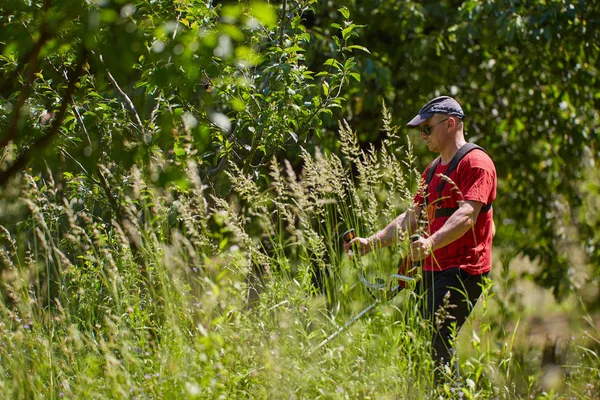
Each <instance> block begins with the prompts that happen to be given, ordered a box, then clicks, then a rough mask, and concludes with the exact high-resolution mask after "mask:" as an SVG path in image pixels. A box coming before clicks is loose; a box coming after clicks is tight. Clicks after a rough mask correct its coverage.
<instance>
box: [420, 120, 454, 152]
mask: <svg viewBox="0 0 600 400" xmlns="http://www.w3.org/2000/svg"><path fill="white" fill-rule="evenodd" d="M449 119H450V117H448V116H447V115H441V114H436V115H434V116H433V117H431V118H429V119H428V120H427V121H425V122H424V123H423V124H422V125H420V126H419V128H420V129H421V135H420V138H421V140H425V141H426V142H427V147H429V150H430V151H433V152H435V153H439V152H440V151H441V149H442V144H443V142H444V140H446V137H445V136H446V135H445V132H446V131H447V128H448V125H447V121H448V120H449Z"/></svg>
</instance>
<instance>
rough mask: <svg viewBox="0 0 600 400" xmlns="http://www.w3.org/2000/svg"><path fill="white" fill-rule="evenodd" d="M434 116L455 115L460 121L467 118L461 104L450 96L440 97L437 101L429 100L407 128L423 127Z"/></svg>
mask: <svg viewBox="0 0 600 400" xmlns="http://www.w3.org/2000/svg"><path fill="white" fill-rule="evenodd" d="M433 114H446V115H453V116H455V117H458V118H460V119H463V118H464V117H465V114H464V113H463V110H462V108H461V107H460V104H458V102H457V101H456V100H454V99H453V98H452V97H450V96H440V97H436V98H435V99H432V100H429V101H428V102H427V104H425V105H424V106H423V107H422V108H421V109H420V110H419V113H418V114H417V116H416V117H414V118H413V119H411V120H410V122H409V123H408V124H406V126H408V127H409V128H414V127H415V126H419V125H421V124H422V123H423V122H425V121H427V120H428V119H429V118H431V117H433Z"/></svg>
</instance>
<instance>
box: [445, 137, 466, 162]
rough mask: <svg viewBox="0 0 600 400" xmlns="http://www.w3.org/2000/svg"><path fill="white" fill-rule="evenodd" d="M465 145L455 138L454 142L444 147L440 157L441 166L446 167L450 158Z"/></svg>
mask: <svg viewBox="0 0 600 400" xmlns="http://www.w3.org/2000/svg"><path fill="white" fill-rule="evenodd" d="M465 143H467V142H466V141H465V139H464V137H463V138H456V140H455V141H453V142H450V143H449V144H448V146H446V147H445V148H444V149H443V150H442V151H441V152H440V156H442V160H441V161H442V165H446V164H448V163H449V162H450V160H452V157H454V155H455V154H456V152H457V151H458V149H460V148H461V147H462V146H463V145H464V144H465Z"/></svg>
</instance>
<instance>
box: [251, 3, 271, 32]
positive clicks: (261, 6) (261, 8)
mask: <svg viewBox="0 0 600 400" xmlns="http://www.w3.org/2000/svg"><path fill="white" fill-rule="evenodd" d="M250 10H251V13H252V16H253V17H254V18H256V19H257V20H259V21H260V22H261V23H262V24H263V25H264V26H266V27H267V28H272V27H274V26H276V25H277V13H276V12H275V10H274V9H273V7H271V6H270V5H269V4H267V3H264V2H262V1H257V2H255V3H252V6H251V7H250Z"/></svg>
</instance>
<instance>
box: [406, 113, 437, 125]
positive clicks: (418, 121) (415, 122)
mask: <svg viewBox="0 0 600 400" xmlns="http://www.w3.org/2000/svg"><path fill="white" fill-rule="evenodd" d="M432 116H433V113H425V114H417V116H416V117H414V118H413V119H411V120H410V122H409V123H408V124H406V126H408V127H409V128H415V127H417V126H419V125H421V124H422V123H423V122H425V121H427V120H428V119H429V118H431V117H432Z"/></svg>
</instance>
